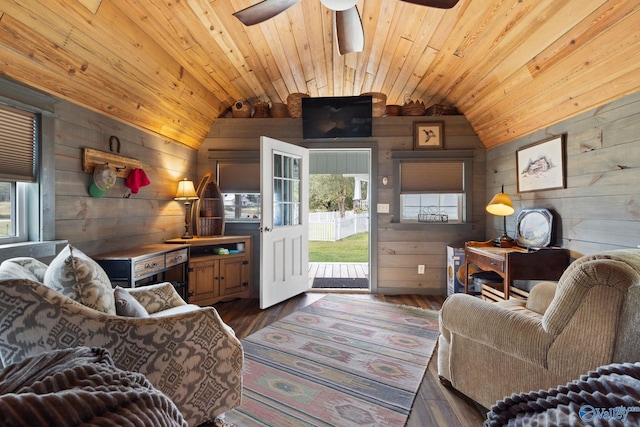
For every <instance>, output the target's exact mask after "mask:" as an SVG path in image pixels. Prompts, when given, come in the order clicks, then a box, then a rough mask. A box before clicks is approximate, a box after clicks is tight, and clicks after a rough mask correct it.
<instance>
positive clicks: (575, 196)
mask: <svg viewBox="0 0 640 427" xmlns="http://www.w3.org/2000/svg"><path fill="white" fill-rule="evenodd" d="M559 134H567V145H566V154H567V158H566V176H567V180H566V182H567V187H566V188H565V189H558V190H547V191H538V192H531V193H521V194H518V193H517V186H516V178H517V177H516V154H515V153H516V151H517V150H518V149H520V148H522V147H525V146H527V145H529V144H532V143H535V142H538V141H542V140H544V139H546V138H548V137H550V136H553V135H559ZM486 167H487V174H486V181H487V194H486V197H487V200H488V198H489V197H491V196H492V195H493V194H494V193H496V192H498V191H500V185H501V184H504V185H505V192H506V193H508V194H509V195H510V196H511V198H512V200H513V202H514V205H515V208H516V214H517V212H519V211H520V210H521V209H522V208H531V207H540V208H548V209H551V210H553V211H554V212H555V213H556V214H557V217H558V219H559V221H557V225H558V230H557V235H556V239H555V243H556V244H557V245H559V246H562V247H565V248H568V249H570V251H571V253H572V256H573V257H578V256H580V255H584V254H590V253H594V252H597V251H601V250H608V249H616V248H628V247H631V248H635V247H638V245H640V190H639V189H640V172H639V168H640V92H639V93H636V94H633V95H629V96H627V97H625V98H622V99H619V100H616V101H614V102H611V103H609V104H607V105H605V106H603V107H601V108H597V109H594V110H592V111H589V112H587V113H584V114H581V115H579V116H576V117H573V118H571V119H568V120H565V121H563V122H561V123H558V124H556V125H553V126H550V127H548V128H545V129H541V130H539V131H537V132H535V133H532V134H531V135H528V136H527V137H524V138H519V139H517V140H515V141H513V142H511V143H509V144H507V145H503V146H500V147H498V148H495V149H492V150H489V151H488V152H487V163H486ZM515 219H516V215H515V214H514V215H512V216H510V217H508V223H507V229H508V232H509V235H511V236H513V235H514V229H515ZM486 228H487V235H488V237H489V238H491V237H494V236H498V235H499V234H501V229H502V221H501V220H499V219H498V218H497V217H493V216H491V215H487V227H486Z"/></svg>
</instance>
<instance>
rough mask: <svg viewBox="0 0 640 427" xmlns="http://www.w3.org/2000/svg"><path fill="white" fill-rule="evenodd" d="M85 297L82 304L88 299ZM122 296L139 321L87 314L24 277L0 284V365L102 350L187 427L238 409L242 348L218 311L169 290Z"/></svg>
mask: <svg viewBox="0 0 640 427" xmlns="http://www.w3.org/2000/svg"><path fill="white" fill-rule="evenodd" d="M5 263H6V261H5ZM31 264H32V265H33V262H32V263H31ZM3 265H4V263H3ZM45 267H46V266H45ZM45 267H41V268H40V269H39V270H40V271H39V272H38V274H41V273H42V271H43V269H44V268H45ZM10 269H11V270H12V271H13V270H15V265H12V266H10ZM32 270H33V269H32ZM5 272H6V269H5ZM18 275H19V274H18ZM26 275H27V276H30V272H27V273H26ZM0 277H2V276H1V275H0ZM74 277H77V276H74ZM31 279H33V277H31ZM40 279H41V280H44V279H43V278H40ZM84 293H85V297H87V295H88V293H89V292H87V291H86V289H85V291H84ZM127 293H128V294H130V295H131V296H132V297H133V298H134V299H135V300H136V301H137V303H136V304H138V303H139V304H140V305H141V306H142V307H144V311H146V313H145V316H144V317H125V316H121V315H117V314H115V313H106V312H104V311H100V310H97V309H94V308H91V307H88V306H86V305H85V304H82V303H80V302H78V301H76V300H74V299H71V298H69V297H67V296H64V295H62V294H61V293H59V292H57V291H55V290H53V289H51V287H48V286H45V285H44V284H43V283H41V282H39V281H34V280H30V279H28V278H17V279H10V280H4V281H0V356H1V360H2V363H3V364H4V365H5V366H6V365H8V364H11V363H14V362H19V361H21V360H23V359H24V358H26V357H29V356H34V355H37V354H39V353H41V352H44V351H48V350H56V349H66V348H71V347H77V346H87V347H102V348H105V349H107V350H108V351H109V352H110V353H111V356H112V358H113V361H114V362H115V364H116V366H117V367H118V368H120V369H123V370H126V371H134V372H140V373H142V374H144V375H145V376H146V377H147V379H148V380H149V381H150V382H151V383H152V384H153V385H154V386H155V387H156V388H157V389H159V390H160V391H162V392H163V393H165V394H166V395H167V396H168V397H169V398H170V399H171V400H172V401H173V402H174V403H175V404H176V406H177V407H178V409H179V410H180V411H181V412H182V414H183V416H184V418H185V419H186V420H187V422H188V423H189V425H190V426H195V425H198V424H201V423H203V422H205V421H208V420H211V419H214V418H215V417H216V416H218V415H220V414H222V413H223V412H225V411H227V410H230V409H232V408H234V407H235V406H238V405H239V403H240V399H241V391H242V364H243V352H242V346H241V344H240V341H239V340H238V339H237V337H236V336H235V334H234V333H233V331H232V330H231V329H230V328H229V327H228V326H227V325H225V324H224V323H223V322H222V320H221V319H220V316H219V315H218V313H217V312H216V310H215V309H214V308H212V307H199V306H195V305H190V304H186V303H185V302H184V301H183V300H182V299H181V298H180V296H179V295H178V293H177V292H176V291H175V289H174V287H173V285H172V284H171V283H161V284H157V285H150V286H145V287H140V288H135V289H130V290H127ZM87 298H88V297H87ZM116 303H117V300H116Z"/></svg>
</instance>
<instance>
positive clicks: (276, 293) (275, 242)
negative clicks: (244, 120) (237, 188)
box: [260, 136, 309, 309]
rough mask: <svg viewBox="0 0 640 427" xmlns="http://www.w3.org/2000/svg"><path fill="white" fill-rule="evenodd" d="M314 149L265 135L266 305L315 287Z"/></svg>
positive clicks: (262, 147)
mask: <svg viewBox="0 0 640 427" xmlns="http://www.w3.org/2000/svg"><path fill="white" fill-rule="evenodd" d="M308 163H309V152H308V150H307V149H306V148H303V147H299V146H297V145H292V144H287V143H286V142H282V141H278V140H275V139H272V138H268V137H265V136H263V137H260V174H261V179H260V181H261V183H260V193H261V199H262V210H261V212H262V215H261V218H262V219H261V224H260V254H261V260H260V266H261V270H262V271H261V274H260V308H263V309H264V308H267V307H270V306H272V305H274V304H277V303H279V302H281V301H284V300H286V299H288V298H291V297H293V296H295V295H298V294H300V293H302V292H305V291H306V290H308V289H309V277H308V269H309V224H308V216H309V201H308V200H307V199H308V197H309V182H308V181H309V180H308V177H309V167H308Z"/></svg>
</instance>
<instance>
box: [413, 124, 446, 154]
mask: <svg viewBox="0 0 640 427" xmlns="http://www.w3.org/2000/svg"><path fill="white" fill-rule="evenodd" d="M429 148H444V122H414V123H413V149H414V150H423V149H429Z"/></svg>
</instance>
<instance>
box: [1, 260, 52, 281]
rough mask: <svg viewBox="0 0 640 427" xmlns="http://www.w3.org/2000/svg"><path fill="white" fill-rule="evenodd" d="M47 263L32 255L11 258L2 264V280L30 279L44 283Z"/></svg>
mask: <svg viewBox="0 0 640 427" xmlns="http://www.w3.org/2000/svg"><path fill="white" fill-rule="evenodd" d="M46 271H47V264H45V263H43V262H41V261H38V260H37V259H35V258H30V257H16V258H9V259H8V260H5V261H3V262H2V264H0V280H8V279H29V280H33V281H34V282H40V283H42V282H43V280H44V273H45V272H46Z"/></svg>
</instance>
